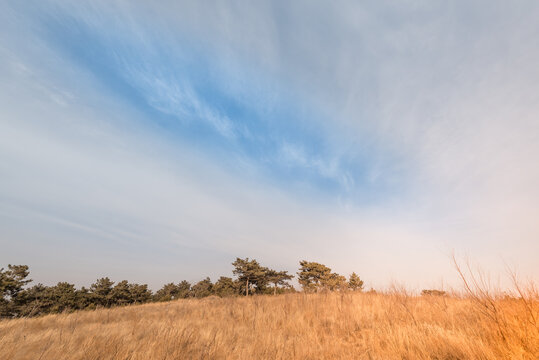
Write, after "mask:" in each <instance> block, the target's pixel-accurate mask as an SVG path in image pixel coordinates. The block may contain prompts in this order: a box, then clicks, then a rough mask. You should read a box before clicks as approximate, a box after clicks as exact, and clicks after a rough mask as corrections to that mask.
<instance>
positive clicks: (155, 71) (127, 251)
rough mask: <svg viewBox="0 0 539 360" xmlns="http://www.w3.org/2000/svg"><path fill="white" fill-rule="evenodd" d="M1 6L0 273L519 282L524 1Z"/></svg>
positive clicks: (527, 155) (524, 236)
mask: <svg viewBox="0 0 539 360" xmlns="http://www.w3.org/2000/svg"><path fill="white" fill-rule="evenodd" d="M0 5H1V9H2V11H0V79H1V81H0V245H1V247H0V267H1V266H6V265H7V264H8V263H15V264H27V265H29V266H30V267H31V272H32V278H33V279H34V280H35V281H36V282H43V283H45V284H53V283H55V282H57V281H60V280H64V281H70V282H73V283H75V284H77V285H88V284H89V283H91V282H92V281H94V280H95V279H96V278H97V277H101V276H105V275H106V276H110V277H111V278H112V279H113V280H122V279H127V280H130V281H137V282H145V283H148V284H150V285H151V286H152V287H153V288H156V287H158V286H160V285H161V284H163V283H165V282H170V281H175V282H177V281H180V280H182V279H187V280H190V281H195V280H199V279H201V278H203V277H205V276H207V275H209V276H211V277H212V279H213V280H215V279H216V278H217V276H218V275H228V276H230V275H231V265H230V263H231V262H232V261H233V260H234V259H235V257H237V256H239V257H251V258H253V257H254V258H256V259H258V260H259V261H260V262H261V263H262V264H264V265H267V266H270V267H274V268H278V269H286V270H289V271H291V272H295V271H296V269H297V267H298V261H299V260H302V259H307V260H313V261H319V262H322V263H325V264H327V265H328V266H330V267H332V268H333V269H334V270H335V271H337V272H340V273H343V274H349V273H350V272H352V271H356V272H357V273H359V274H360V275H361V276H362V278H364V279H365V281H366V283H367V284H368V285H372V286H375V287H376V286H384V285H387V284H388V283H389V282H390V281H392V280H395V281H400V282H403V283H405V284H408V285H409V286H411V287H426V286H437V285H439V284H440V283H441V282H442V281H445V282H451V281H452V279H454V271H453V270H452V268H451V264H450V261H449V255H450V253H451V252H452V251H453V250H455V251H456V252H457V253H458V254H466V255H467V256H469V257H470V258H471V259H473V260H474V261H476V262H477V263H479V264H481V266H483V267H484V268H485V269H488V270H490V271H492V272H493V273H494V274H498V273H503V271H504V267H505V264H509V265H510V266H514V267H515V268H517V270H518V271H519V272H520V273H522V274H523V275H524V276H528V277H532V278H537V277H538V276H539V261H538V260H537V259H538V258H539V219H538V218H539V66H538V64H539V21H538V19H539V2H537V1H492V0H491V1H463V2H447V1H431V0H428V1H427V0H425V1H403V2H398V4H395V2H391V1H387V2H384V1H362V2H358V1H331V2H330V1H327V2H321V1H320V2H315V1H293V2H290V1H256V2H246V1H226V2H221V1H215V2H212V1H204V2H202V1H188V2H184V1H151V2H148V1H109V0H107V1H91V2H85V1H71V2H68V1H43V0H39V1H1V3H0Z"/></svg>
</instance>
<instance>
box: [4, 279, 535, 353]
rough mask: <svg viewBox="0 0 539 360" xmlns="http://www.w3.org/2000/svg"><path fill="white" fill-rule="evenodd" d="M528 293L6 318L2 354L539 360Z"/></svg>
mask: <svg viewBox="0 0 539 360" xmlns="http://www.w3.org/2000/svg"><path fill="white" fill-rule="evenodd" d="M471 290H473V289H471ZM483 295H485V296H488V295H487V294H483ZM483 295H481V296H483ZM524 295H525V296H515V297H499V298H497V297H489V298H488V299H487V298H484V297H481V296H479V297H477V298H474V297H472V296H469V295H468V296H466V297H457V296H454V295H449V296H432V295H430V296H411V295H408V294H406V293H405V292H398V291H393V292H390V293H360V292H351V291H342V292H324V293H312V294H307V293H296V294H285V295H280V296H269V295H260V296H252V297H242V298H240V297H232V298H218V297H213V296H212V297H209V298H204V299H182V300H176V301H171V302H165V303H154V304H146V305H134V306H125V307H118V308H113V309H98V310H93V311H78V312H75V313H71V314H59V315H47V316H43V317H39V318H33V319H11V320H3V321H0V358H2V359H5V360H11V359H13V360H15V359H17V360H18V359H32V360H35V359H42V360H45V359H54V360H56V359H72V360H76V359H144V360H147V359H538V358H539V328H538V323H537V319H538V311H537V297H536V295H537V294H533V293H532V294H531V295H530V294H524ZM485 301H486V302H487V304H485ZM493 314H495V315H493Z"/></svg>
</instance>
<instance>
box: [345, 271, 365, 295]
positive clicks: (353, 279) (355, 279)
mask: <svg viewBox="0 0 539 360" xmlns="http://www.w3.org/2000/svg"><path fill="white" fill-rule="evenodd" d="M348 287H349V288H350V289H351V290H354V291H361V290H363V280H361V279H360V278H359V276H358V275H357V274H356V273H355V272H353V273H352V274H351V275H350V278H349V280H348Z"/></svg>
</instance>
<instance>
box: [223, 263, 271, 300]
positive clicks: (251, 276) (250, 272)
mask: <svg viewBox="0 0 539 360" xmlns="http://www.w3.org/2000/svg"><path fill="white" fill-rule="evenodd" d="M232 265H233V266H234V270H233V271H232V272H233V274H234V275H236V276H237V277H238V281H240V282H241V283H242V284H244V285H245V296H248V295H249V291H250V288H251V286H252V285H254V286H256V288H257V290H259V291H261V290H263V289H264V287H265V285H266V284H267V282H268V281H267V278H266V272H267V270H268V269H267V268H265V267H262V266H260V264H259V263H258V262H257V261H256V260H254V259H253V260H250V261H249V258H245V259H240V258H236V261H234V262H233V263H232Z"/></svg>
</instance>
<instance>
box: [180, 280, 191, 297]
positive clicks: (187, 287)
mask: <svg viewBox="0 0 539 360" xmlns="http://www.w3.org/2000/svg"><path fill="white" fill-rule="evenodd" d="M177 288H178V295H177V298H178V299H186V298H188V297H189V296H190V295H191V284H190V283H189V282H188V281H186V280H182V282H180V283H179V284H178V286H177Z"/></svg>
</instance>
